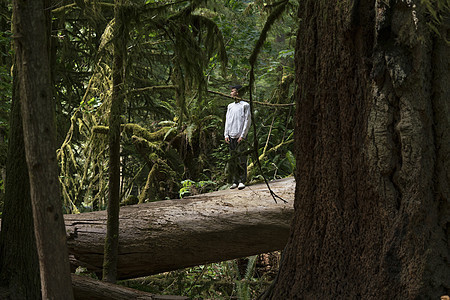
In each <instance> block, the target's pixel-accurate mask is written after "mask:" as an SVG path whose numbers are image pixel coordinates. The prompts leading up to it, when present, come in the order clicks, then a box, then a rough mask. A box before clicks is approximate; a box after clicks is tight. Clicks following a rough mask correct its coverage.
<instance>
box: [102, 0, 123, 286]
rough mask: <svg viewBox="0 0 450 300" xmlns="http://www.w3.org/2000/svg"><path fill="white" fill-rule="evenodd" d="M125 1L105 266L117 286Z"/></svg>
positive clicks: (119, 30)
mask: <svg viewBox="0 0 450 300" xmlns="http://www.w3.org/2000/svg"><path fill="white" fill-rule="evenodd" d="M123 4H124V0H115V6H114V37H113V48H114V56H113V66H112V72H113V74H112V76H113V91H112V96H111V110H110V113H109V129H110V130H109V186H108V191H109V193H108V208H107V209H108V225H107V233H106V239H105V255H104V262H103V276H102V277H103V280H104V281H107V282H112V283H114V282H116V277H117V271H116V269H117V259H118V247H119V210H120V124H121V119H120V118H121V113H122V102H124V93H123V90H124V88H123V85H124V82H123V79H124V75H123V74H124V70H123V68H124V63H123V62H124V57H125V55H126V49H125V40H124V39H125V35H124V31H125V29H124V23H123V21H124V19H123V18H124V17H125V16H124V12H123Z"/></svg>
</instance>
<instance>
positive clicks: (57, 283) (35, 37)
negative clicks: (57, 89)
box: [13, 0, 73, 299]
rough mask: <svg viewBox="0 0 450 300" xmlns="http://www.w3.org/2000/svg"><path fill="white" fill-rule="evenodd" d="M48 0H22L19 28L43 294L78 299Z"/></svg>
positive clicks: (27, 150) (18, 11)
mask: <svg viewBox="0 0 450 300" xmlns="http://www.w3.org/2000/svg"><path fill="white" fill-rule="evenodd" d="M50 8H51V2H50V1H47V0H34V1H24V0H16V1H14V5H13V17H14V19H13V29H14V30H13V32H14V35H13V36H14V42H15V44H14V45H15V54H16V66H15V67H17V74H18V77H17V78H18V84H19V88H20V97H21V111H22V119H23V132H24V141H25V153H26V160H27V165H28V172H29V179H30V191H31V201H32V208H33V219H34V228H35V230H34V232H35V236H36V244H37V250H38V257H39V267H40V276H41V289H42V297H43V298H44V299H73V295H72V285H71V279H70V269H69V260H68V254H67V248H66V239H65V238H66V234H65V228H64V218H63V214H62V207H61V197H60V192H59V180H58V176H59V172H58V166H57V162H56V143H55V138H56V137H55V131H56V130H55V123H54V109H55V105H54V102H53V99H52V89H51V79H50V63H49V36H50Z"/></svg>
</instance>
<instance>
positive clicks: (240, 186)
mask: <svg viewBox="0 0 450 300" xmlns="http://www.w3.org/2000/svg"><path fill="white" fill-rule="evenodd" d="M238 189H240V190H242V189H245V184H243V183H242V182H240V183H239V185H238Z"/></svg>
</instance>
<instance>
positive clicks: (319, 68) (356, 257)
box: [267, 0, 450, 299]
mask: <svg viewBox="0 0 450 300" xmlns="http://www.w3.org/2000/svg"><path fill="white" fill-rule="evenodd" d="M388 2H389V3H386V1H317V0H307V1H300V7H299V18H300V19H301V23H300V30H299V32H298V40H297V47H296V73H297V84H298V90H297V92H296V99H297V117H296V136H295V148H296V150H297V153H296V157H297V172H296V178H297V187H296V199H295V206H294V207H295V216H294V220H293V226H292V229H291V236H290V239H289V242H288V244H287V246H286V249H285V251H284V255H283V260H282V263H281V269H280V272H279V275H278V279H277V283H276V284H275V285H274V287H273V289H272V290H271V291H269V293H268V295H267V296H269V297H270V298H272V299H293V298H296V299H297V298H298V299H302V298H303V299H321V298H327V299H419V298H420V299H424V298H426V299H439V296H441V295H443V294H446V293H448V292H449V289H450V265H449V261H450V253H449V251H450V250H449V249H450V247H449V234H450V231H449V228H450V226H449V203H450V202H449V200H450V191H449V178H450V167H449V164H450V162H449V159H448V158H449V154H450V143H449V141H450V139H449V134H450V133H449V132H450V125H449V116H450V111H449V110H450V108H449V106H448V100H449V99H450V85H449V82H450V78H449V65H450V47H449V45H448V44H447V45H446V44H445V42H444V41H442V40H441V39H439V38H433V37H432V35H431V34H430V32H429V30H428V28H427V27H426V26H427V25H426V22H425V21H426V18H425V16H424V11H423V10H424V8H423V7H422V5H421V2H419V1H388ZM444 20H445V22H448V19H444ZM442 25H445V26H447V27H446V28H443V29H444V30H442V31H441V34H442V37H443V38H447V39H448V38H449V36H448V33H449V28H448V23H446V24H442Z"/></svg>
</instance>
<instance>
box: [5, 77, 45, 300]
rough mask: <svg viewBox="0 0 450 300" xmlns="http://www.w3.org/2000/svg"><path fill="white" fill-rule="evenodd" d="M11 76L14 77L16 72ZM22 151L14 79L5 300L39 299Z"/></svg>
mask: <svg viewBox="0 0 450 300" xmlns="http://www.w3.org/2000/svg"><path fill="white" fill-rule="evenodd" d="M14 72H15V73H17V72H16V69H15V70H14ZM24 148H25V147H24V141H23V127H22V117H21V115H20V91H19V89H18V84H17V76H14V82H13V102H12V107H11V115H10V131H9V144H8V160H7V164H6V173H7V177H6V183H5V202H4V206H3V211H2V230H1V232H0V281H1V284H2V285H3V286H6V287H7V288H8V290H9V296H8V299H18V300H19V299H30V300H31V299H40V297H41V287H40V283H39V262H38V256H37V249H36V239H35V237H34V223H33V210H32V207H31V196H30V184H29V177H28V167H27V162H26V159H25V149H24ZM0 298H1V297H0Z"/></svg>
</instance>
